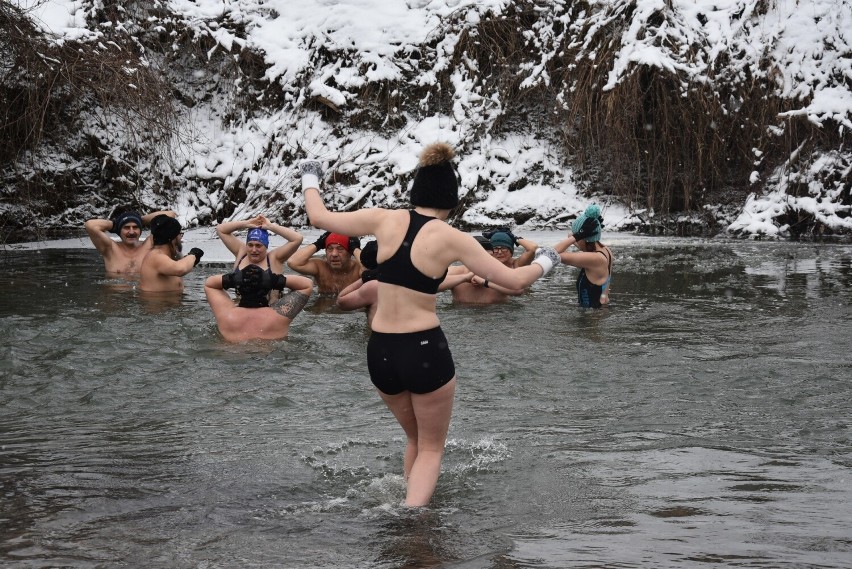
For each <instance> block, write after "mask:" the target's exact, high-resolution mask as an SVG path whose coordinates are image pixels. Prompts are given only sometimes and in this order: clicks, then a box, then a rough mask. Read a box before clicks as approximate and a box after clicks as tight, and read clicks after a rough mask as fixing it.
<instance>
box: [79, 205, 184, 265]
mask: <svg viewBox="0 0 852 569" xmlns="http://www.w3.org/2000/svg"><path fill="white" fill-rule="evenodd" d="M158 215H167V216H169V217H176V214H175V212H173V211H170V210H167V211H155V212H153V213H149V214H148V215H145V216H141V215H139V214H138V213H136V212H135V211H130V210H127V211H121V212H119V213H117V214H115V215H114V216H113V217H112V218H111V219H90V220H88V221H87V222H86V225H85V227H86V233H88V234H89V239H91V240H92V244H93V245H94V246H95V249H97V250H98V253H100V254H101V256H102V257H103V259H104V268H105V269H106V272H107V274H108V275H120V276H130V275H138V274H139V271H140V269H141V267H142V259H143V258H144V257H145V254H146V253H148V251H150V250H151V246H152V243H153V239H150V238H149V239H146V240H144V241H141V240H140V237H141V236H142V228H143V227H144V226H146V225H150V224H151V220H152V219H154V218H155V217H157V216H158ZM110 232H112V233H115V234H117V235H118V237H119V239H118V241H116V240H115V239H113V238H112V237H110V236H109V233H110Z"/></svg>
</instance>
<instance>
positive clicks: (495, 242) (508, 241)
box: [491, 231, 515, 253]
mask: <svg viewBox="0 0 852 569" xmlns="http://www.w3.org/2000/svg"><path fill="white" fill-rule="evenodd" d="M494 247H506V248H507V249H508V250H509V252H510V253H514V252H515V242H514V241H512V238H511V237H509V234H508V233H503V232H502V231H498V232H496V233H495V234H494V235H492V236H491V248H492V249H493V248H494Z"/></svg>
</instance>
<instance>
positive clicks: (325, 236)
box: [314, 231, 331, 251]
mask: <svg viewBox="0 0 852 569" xmlns="http://www.w3.org/2000/svg"><path fill="white" fill-rule="evenodd" d="M329 235H331V232H330V231H326V232H325V233H323V234H322V235H320V236H319V238H318V239H317V240H316V241H314V247H316V248H317V251H322V250H323V249H325V240H326V239H328V236H329Z"/></svg>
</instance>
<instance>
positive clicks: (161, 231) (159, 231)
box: [151, 213, 183, 245]
mask: <svg viewBox="0 0 852 569" xmlns="http://www.w3.org/2000/svg"><path fill="white" fill-rule="evenodd" d="M182 230H183V228H182V227H181V226H180V222H179V221H178V220H177V219H175V218H174V217H170V216H168V215H166V214H164V213H163V214H160V215H158V216H157V217H155V218H154V219H152V220H151V236H152V237H153V238H154V245H165V244H166V243H169V242H170V241H171V240H172V239H174V238H175V237H177V236H178V235H180V232H181V231H182Z"/></svg>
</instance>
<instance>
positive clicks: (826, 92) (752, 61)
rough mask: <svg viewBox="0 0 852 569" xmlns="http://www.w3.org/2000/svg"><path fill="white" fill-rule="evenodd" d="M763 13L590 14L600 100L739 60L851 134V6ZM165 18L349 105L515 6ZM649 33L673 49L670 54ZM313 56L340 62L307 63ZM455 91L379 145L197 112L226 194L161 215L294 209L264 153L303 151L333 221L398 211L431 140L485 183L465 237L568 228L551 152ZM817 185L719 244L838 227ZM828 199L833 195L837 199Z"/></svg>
mask: <svg viewBox="0 0 852 569" xmlns="http://www.w3.org/2000/svg"><path fill="white" fill-rule="evenodd" d="M12 1H13V2H16V3H17V4H18V5H19V6H23V7H25V8H28V9H30V10H31V12H30V13H31V16H32V18H33V19H34V20H35V21H36V22H38V23H39V25H40V26H41V27H42V28H43V29H44V30H47V31H49V32H50V33H52V34H53V35H54V36H55V37H56V38H57V41H63V40H65V39H80V38H97V36H98V31H97V30H91V29H88V28H87V24H86V14H87V10H90V9H91V7H92V3H91V1H84V0H50V1H43V0H12ZM760 2H762V0H719V1H716V2H713V3H712V4H707V3H702V2H695V1H694V0H677V1H675V2H671V3H666V2H661V1H660V0H592V1H590V2H589V6H590V9H589V11H588V14H587V15H586V16H585V17H588V18H589V22H592V23H593V24H594V23H595V18H598V19H599V22H597V24H598V25H600V26H604V25H608V24H609V23H611V22H612V21H613V19H616V18H617V17H619V15H620V14H625V13H629V14H630V16H629V17H630V18H631V19H630V21H628V22H625V23H626V24H627V26H628V29H627V31H626V32H625V33H624V34H623V36H622V45H621V46H620V49H619V50H618V53H617V56H616V58H615V59H614V61H613V62H611V69H610V72H609V76H610V82H609V85H608V86H607V88H612V87H613V86H614V85H615V84H616V83H617V82H618V81H619V80H621V79H622V78H623V77H625V75H627V74H628V73H630V70H631V69H632V68H634V69H635V66H636V64H641V65H645V66H652V67H659V68H661V69H666V70H669V71H672V72H677V73H680V74H686V75H687V76H689V77H691V78H692V80H695V81H707V82H710V81H712V79H711V78H709V77H707V76H705V75H704V74H705V72H706V71H707V70H708V69H709V68H710V66H711V65H712V63H713V62H714V61H716V60H717V58H719V57H724V56H726V54H731V53H736V54H738V55H737V57H738V59H735V60H732V62H731V67H732V69H731V71H730V72H731V73H733V74H738V73H740V74H749V73H750V74H773V75H772V77H773V80H774V81H776V83H777V85H778V91H779V93H780V94H781V95H783V96H784V97H787V98H789V99H790V100H793V101H798V102H799V103H800V106H799V107H798V108H795V109H793V110H790V111H788V112H786V113H784V114H783V115H782V116H780V117H778V118H779V119H784V118H785V117H792V116H797V115H803V116H806V117H807V118H808V119H809V120H810V121H812V122H814V123H817V124H820V125H822V124H825V122H826V121H827V120H831V121H833V124H837V125H839V128H840V129H841V131H842V129H849V128H852V94H850V91H849V89H848V87H847V85H848V84H849V82H850V80H852V57H850V55H852V43H850V42H852V35H850V34H849V33H848V31H849V30H850V29H852V0H811V1H808V2H800V1H797V0H774V1H773V2H772V5H771V7H770V9H769V11H768V13H767V14H766V15H757V16H756V15H755V14H757V13H758V10H757V8H758V5H759V3H760ZM161 4H162V5H165V6H167V7H168V9H169V11H170V12H171V13H172V14H174V15H175V16H176V17H177V18H179V19H180V20H182V21H184V22H186V23H187V24H188V25H189V26H190V27H192V28H193V29H195V30H196V31H198V32H199V33H201V34H209V35H210V36H211V37H212V38H214V39H215V41H216V42H217V43H218V45H219V46H221V48H222V49H224V50H228V51H230V50H231V49H232V48H233V47H234V46H235V45H236V46H246V47H250V48H252V49H253V50H255V51H257V52H259V53H261V54H263V57H264V59H265V62H266V63H267V64H268V65H269V67H268V69H267V71H266V79H267V80H269V81H277V82H279V83H280V84H281V85H282V86H283V88H284V90H285V92H289V95H288V96H291V97H292V98H293V99H294V100H305V98H310V97H314V96H322V97H323V98H325V99H326V100H327V101H329V102H331V103H332V104H333V105H336V106H338V107H347V106H351V105H356V104H357V100H355V94H356V92H357V89H359V88H361V87H362V86H363V85H364V84H366V83H370V82H373V83H381V82H382V81H394V80H398V79H400V78H401V77H404V73H403V72H404V71H405V66H406V65H408V66H410V65H411V63H410V61H408V59H406V58H404V57H401V56H400V54H405V53H407V52H408V51H410V50H414V49H418V48H419V47H420V46H422V45H425V44H428V43H429V42H430V40H432V39H434V38H440V41H439V42H438V45H437V47H436V55H434V61H433V62H432V68H431V70H428V71H426V72H424V73H422V74H421V76H420V81H422V82H423V83H424V84H430V82H434V80H435V74H436V73H439V72H441V71H442V70H445V69H449V68H450V67H451V62H450V61H449V58H448V55H450V54H452V53H453V49H454V46H455V43H456V42H457V41H458V40H459V37H460V35H461V34H460V32H459V31H458V30H460V29H463V26H465V25H467V26H470V27H473V26H475V25H476V24H477V23H478V22H479V21H480V19H481V18H482V17H483V16H485V15H488V14H489V13H490V14H498V15H499V14H501V13H503V12H505V11H506V10H507V8H508V7H509V6H510V5H511V4H512V2H510V1H509V0H406V1H398V2H386V1H384V0H303V1H302V2H295V3H294V2H291V1H289V0H241V1H224V2H223V1H222V0H168V1H166V2H162V3H161ZM562 8H564V2H562V1H561V0H553V2H552V9H553V10H555V11H558V10H560V9H562ZM660 13H665V14H666V17H667V21H666V23H665V25H664V26H656V27H654V26H648V25H646V24H647V23H648V22H649V21H651V20H653V19H654V18H657V16H658V14H660ZM447 18H452V19H454V20H456V21H458V22H461V26H462V28H458V29H457V30H456V32H453V30H450V31H449V32H448V31H447V30H446V29H445V28H446V19H447ZM817 22H818V25H815V23H817ZM576 24H577V23H576V22H573V23H572V25H576ZM442 26H443V28H442ZM453 29H456V28H453ZM649 29H653V30H657V35H655V34H649V33H647V30H649ZM439 31H440V32H441V33H440V34H439V33H438V32H439ZM659 34H667V37H669V38H675V39H676V40H677V41H676V42H670V41H667V40H666V38H665V37H661V36H660V35H659ZM685 45H700V46H701V49H700V50H699V53H697V54H691V55H687V54H686V53H685V52H684V50H682V49H679V48H678V46H685ZM318 46H322V47H323V48H324V49H325V51H327V52H330V53H332V54H342V55H341V57H340V58H337V59H335V58H333V57H332V58H330V60H329V61H323V62H318V61H316V58H317V54H318ZM767 48H769V49H767ZM767 52H768V53H771V54H772V57H773V58H774V62H773V63H774V65H773V67H772V69H767V68H766V65H765V59H764V58H765V57H766V53H767ZM344 55H345V57H344ZM542 57H543V58H544V57H548V54H543V56H542ZM306 74H307V75H308V76H309V77H312V79H311V81H310V82H309V88H308V90H307V92H305V91H302V92H299V91H295V90H293V89H292V85H295V84H297V82H298V81H297V80H298V79H300V78H303V77H304V76H305V75H306ZM724 79H725V78H721V80H724ZM451 81H452V83H453V85H454V91H453V92H452V93H451V94H447V95H446V96H448V97H451V101H452V105H451V107H452V112H451V114H449V115H446V116H445V115H433V116H421V117H407V118H408V122H407V124H406V126H405V127H404V128H403V129H401V130H393V129H389V130H388V131H387V132H382V133H376V132H369V133H367V132H350V133H346V134H345V135H342V136H341V135H336V134H332V133H331V132H330V129H329V126H328V124H326V123H324V122H323V121H322V120H321V119H320V118H319V116H318V115H317V114H316V113H313V114H311V113H309V112H307V113H305V112H303V113H298V114H297V113H294V112H293V111H292V109H293V108H298V106H297V105H294V106H292V107H290V110H288V109H282V110H281V111H280V112H278V113H272V114H271V115H270V116H267V117H261V118H258V117H247V118H245V119H244V120H238V121H234V122H231V123H230V124H221V114H222V113H221V109H219V108H216V107H215V103H212V104H211V106H210V107H208V108H205V107H204V106H203V105H199V106H198V107H197V108H196V109H194V110H193V111H192V112H191V113H189V114H188V115H187V121H189V122H190V123H191V124H189V126H188V131H190V132H192V133H194V135H195V139H194V141H192V142H191V143H190V144H188V145H187V147H186V148H185V149H184V153H185V156H183V158H182V160H179V161H178V162H179V168H180V169H181V172H183V173H185V174H186V175H188V176H194V177H195V178H197V179H200V180H206V179H207V180H209V179H217V180H222V181H223V183H222V189H221V190H220V191H218V192H212V193H210V194H207V195H182V196H180V197H179V199H178V200H177V203H175V204H174V205H173V206H172V208H173V209H175V210H176V211H177V212H178V214H179V217H180V218H181V219H182V220H184V221H185V222H187V223H189V224H192V223H195V222H197V221H198V220H199V219H209V218H210V216H211V213H215V211H217V208H221V198H222V194H223V193H224V192H225V191H226V190H227V189H228V188H229V187H231V186H232V185H234V184H236V183H237V182H238V181H239V182H241V187H246V188H247V190H246V192H247V199H246V203H245V204H243V205H242V206H239V207H237V210H236V212H235V213H234V215H233V218H245V217H248V216H251V215H254V214H256V213H273V214H274V211H273V210H272V209H271V208H273V207H280V206H281V203H282V202H286V201H287V200H290V202H293V200H298V199H299V197H298V195H296V196H294V195H293V194H294V191H293V188H295V187H296V181H295V176H294V173H293V168H292V164H289V163H287V162H285V161H284V160H283V159H282V158H281V156H280V155H278V156H275V155H272V156H270V155H266V154H264V149H267V148H270V147H272V148H282V149H293V148H300V149H305V150H306V151H307V152H308V154H312V155H313V156H314V157H317V158H319V159H321V160H324V161H325V162H326V164H327V166H328V167H334V168H335V169H336V170H338V171H340V172H344V173H350V174H353V175H354V176H355V178H356V183H355V184H352V185H350V186H349V187H346V188H338V189H337V190H336V193H335V194H334V196H333V197H332V198H331V200H332V204H331V205H332V206H333V207H337V208H350V207H353V205H354V204H356V203H359V200H362V199H365V198H366V199H367V203H366V204H365V205H366V206H371V205H384V206H399V205H404V204H403V203H402V200H403V199H404V196H405V195H407V191H405V190H404V189H401V188H398V187H394V186H393V184H392V183H391V182H392V180H393V179H394V176H397V177H398V176H399V175H401V174H407V173H410V172H412V171H413V169H414V167H415V162H416V156H417V154H418V152H419V150H420V148H422V146H423V145H425V144H427V143H429V142H432V141H435V140H445V141H448V142H450V143H452V144H454V145H457V146H459V147H460V148H462V149H463V152H462V153H460V160H459V172H460V174H461V176H462V185H463V188H462V191H461V193H462V194H463V195H464V194H465V193H468V192H471V191H476V190H475V189H474V188H476V187H477V180H480V179H487V180H490V181H491V182H492V186H493V190H492V191H491V192H490V193H489V194H488V195H478V196H474V197H476V199H475V200H472V203H473V204H474V205H473V206H472V207H471V209H470V210H469V211H468V212H467V213H466V215H465V218H464V221H466V222H468V223H471V224H482V225H493V224H495V223H496V222H499V221H500V220H507V219H509V218H512V217H513V214H516V213H518V212H521V213H523V214H524V216H526V214H527V213H528V214H529V217H528V219H529V221H528V222H527V223H528V224H529V225H530V226H535V225H538V224H541V223H542V222H543V221H545V220H553V219H557V220H559V219H567V218H570V217H573V216H574V215H576V214H577V213H579V212H581V211H582V210H583V209H584V208H585V206H586V205H588V203H589V202H590V199H589V198H588V197H583V196H582V195H581V193H580V191H579V189H578V187H577V186H576V185H575V183H574V181H573V179H572V172H570V171H567V170H565V168H564V166H563V165H562V161H560V160H559V157H558V155H557V153H556V151H555V150H553V149H552V148H549V147H548V145H547V144H545V143H542V142H541V141H540V140H538V139H537V138H536V136H534V133H518V136H517V137H515V138H514V139H512V140H493V139H491V137H490V136H487V135H486V136H480V134H479V133H480V132H482V130H483V129H482V128H481V126H482V124H485V123H487V122H488V121H491V120H494V118H495V117H497V116H498V115H499V112H500V101H498V100H490V99H489V94H487V93H480V92H477V91H476V88H475V86H474V83H473V82H472V80H471V77H470V76H469V74H468V73H467V72H466V71H465V69H464V67H463V66H460V68H459V69H457V70H453V71H452V73H451ZM536 81H544V82H546V81H548V78H547V77H546V75H545V74H542V73H541V72H540V69H539V71H538V72H537V71H535V70H532V71H530V72H529V77H528V79H527V82H528V83H535V82H536ZM288 89H289V91H288ZM485 130H486V132H487V131H488V129H485ZM838 151H839V152H845V154H843V155H842V156H839V157H838V156H834V159H836V160H838V161H839V162H838V163H839V164H840V166H839V167H841V168H843V166H842V163H843V161H844V160H845V161H846V162H847V163H848V162H849V161H850V155H849V151H848V149H838ZM818 165H823V166H824V165H825V161H824V160H823V159H822V158H820V157H817V158H816V159H815V160H814V164H813V165H812V168H811V169H812V170H813V169H814V168H817V167H818ZM835 165H837V164H835ZM535 172H538V173H542V174H543V173H546V174H548V178H547V182H544V181H539V180H526V182H527V183H526V184H522V185H521V186H522V189H520V190H518V191H510V188H512V187H513V186H512V184H513V182H516V181H518V178H519V177H521V176H528V175H530V173H535ZM815 177H818V173H815V174H814V177H812V178H811V179H807V180H801V181H803V182H804V183H805V184H806V185H807V186H808V187H809V188H810V194H809V196H804V197H800V198H795V199H791V198H790V197H789V196H788V195H787V193H786V192H785V189H786V188H787V187H788V186H787V185H786V184H787V182H785V178H784V176H783V172H777V173H776V174H775V175H774V178H775V180H774V182H775V185H774V186H772V187H770V188H769V190H768V191H766V192H765V193H763V194H762V195H757V194H754V195H752V196H751V197H750V198H749V199H748V201H747V203H746V204H745V205H744V208H743V211H742V213H741V215H739V217H737V218H736V219H735V220H734V222H733V223H732V224H731V226H730V228H729V230H731V231H736V232H742V233H745V234H752V235H765V236H770V237H771V236H778V235H781V234H784V232H785V231H786V230H787V228H786V227H785V226H779V225H778V223H776V221H775V217H777V216H778V215H779V214H780V213H783V212H784V211H787V210H788V209H789V208H794V209H797V210H799V211H801V212H804V213H810V214H813V215H814V216H816V217H817V219H818V220H819V221H821V222H822V223H823V224H825V225H826V226H827V227H830V228H836V229H842V230H846V229H849V226H850V222H849V213H850V212H849V207H848V206H842V205H838V204H839V202H836V203H832V204H827V203H826V199H825V196H824V195H822V194H821V192H822V190H821V189H820V188H818V187H817V186H816V185H814V184H812V182H813V180H814V179H815ZM543 178H544V177H543V176H542V179H543ZM758 181H760V176H759V175H758V174H757V172H755V173H754V174H753V175H752V183H757V182H758ZM838 188H839V190H838V191H842V185H839V186H838ZM846 191H847V192H848V189H847V190H846ZM295 193H296V194H297V193H298V192H295ZM272 204H278V205H277V206H273V205H272ZM604 205H605V206H606V207H607V208H609V209H610V210H611V215H609V216H608V217H609V219H610V223H611V224H612V227H613V228H616V229H617V228H618V227H619V226H620V225H619V224H620V223H623V224H628V223H629V222H630V220H631V212H629V211H628V210H627V208H625V207H621V206H618V205H617V204H604ZM293 221H294V222H295V223H299V222H304V219H296V220H293Z"/></svg>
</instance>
